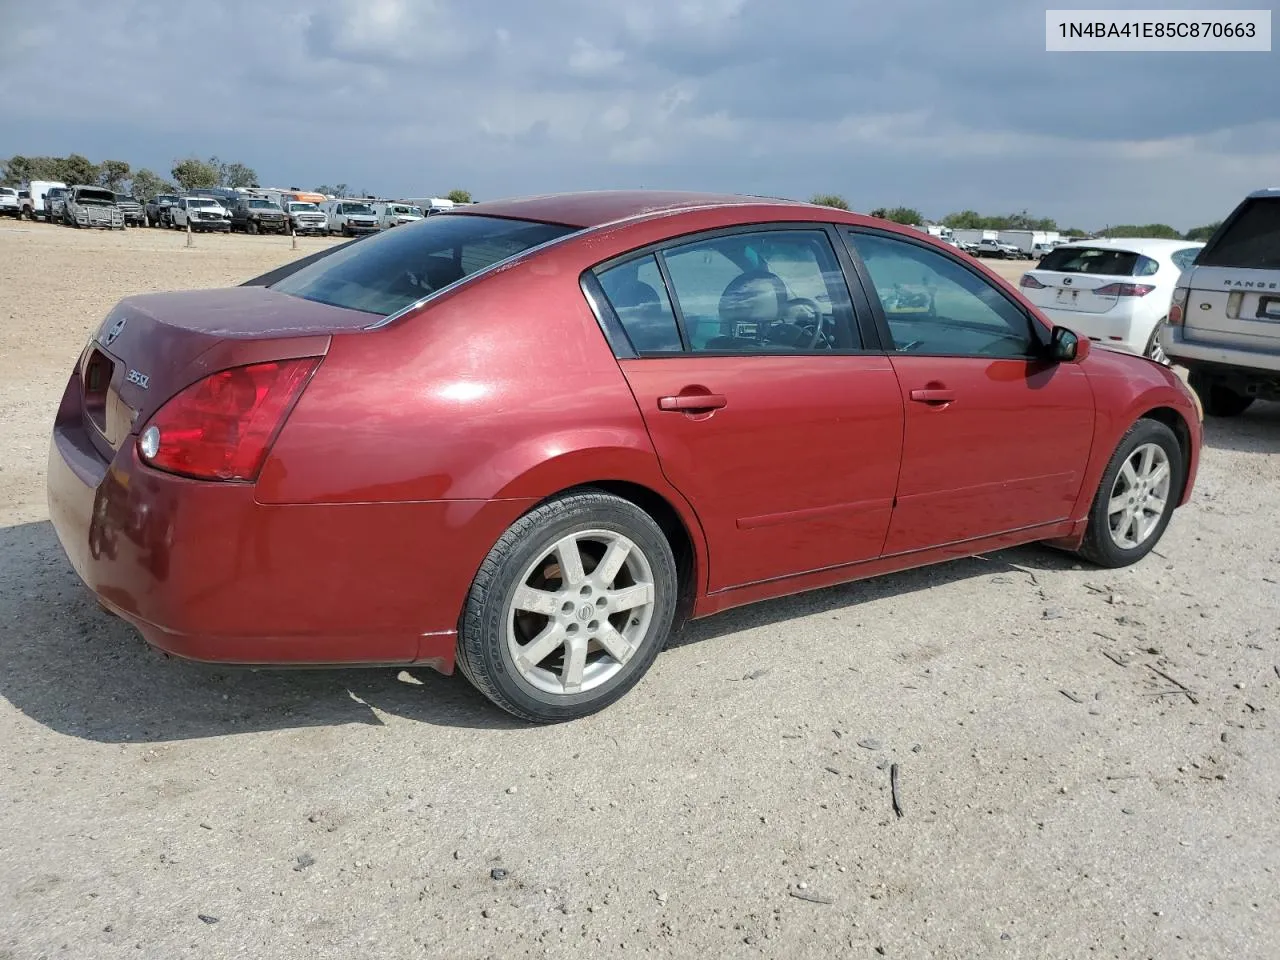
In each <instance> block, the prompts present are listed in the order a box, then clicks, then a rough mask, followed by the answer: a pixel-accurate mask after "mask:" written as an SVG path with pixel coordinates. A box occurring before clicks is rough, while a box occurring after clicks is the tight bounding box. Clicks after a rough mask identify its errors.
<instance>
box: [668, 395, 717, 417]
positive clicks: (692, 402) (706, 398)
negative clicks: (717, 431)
mask: <svg viewBox="0 0 1280 960" xmlns="http://www.w3.org/2000/svg"><path fill="white" fill-rule="evenodd" d="M728 402H729V401H728V399H727V398H726V397H725V396H724V395H723V394H719V393H682V394H680V395H679V396H675V397H659V398H658V409H659V410H679V411H681V412H683V413H697V412H698V411H700V410H719V409H720V408H721V407H723V406H724V405H725V404H726V403H728Z"/></svg>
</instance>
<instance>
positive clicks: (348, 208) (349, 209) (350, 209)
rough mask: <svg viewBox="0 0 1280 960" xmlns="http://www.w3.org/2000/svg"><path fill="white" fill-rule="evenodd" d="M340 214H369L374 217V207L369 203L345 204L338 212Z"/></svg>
mask: <svg viewBox="0 0 1280 960" xmlns="http://www.w3.org/2000/svg"><path fill="white" fill-rule="evenodd" d="M338 212H339V213H367V214H370V215H372V213H373V207H371V206H369V205H368V204H367V203H344V204H342V206H341V207H340V208H339V210H338Z"/></svg>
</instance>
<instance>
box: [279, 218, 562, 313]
mask: <svg viewBox="0 0 1280 960" xmlns="http://www.w3.org/2000/svg"><path fill="white" fill-rule="evenodd" d="M573 232H574V228H572V227H566V226H562V225H560V224H554V223H534V222H531V221H528V220H508V219H505V218H500V217H480V216H449V217H432V218H431V219H429V220H418V221H416V222H414V223H411V224H406V225H405V226H403V227H397V228H396V229H394V230H388V231H386V232H385V233H378V234H374V235H373V236H370V237H368V238H367V239H364V240H361V241H360V242H358V243H351V244H347V245H345V246H342V247H338V248H337V249H336V250H335V251H334V252H333V253H331V254H329V255H327V256H324V257H322V258H320V259H318V260H315V261H313V262H311V263H309V264H307V265H306V266H304V267H302V268H301V269H300V270H298V271H296V272H295V273H291V274H289V275H288V276H286V277H284V278H283V279H281V280H278V281H276V282H275V283H273V284H272V285H271V289H273V290H278V291H280V292H281V293H287V294H290V295H291V296H295V297H302V298H303V299H305V300H314V301H316V302H317V303H327V304H329V305H331V306H335V307H345V308H347V309H350V310H362V311H364V312H365V313H376V314H380V315H382V316H390V315H391V314H393V313H396V312H397V311H399V310H402V309H404V308H405V307H407V306H409V305H410V304H411V303H414V302H416V301H418V300H421V299H422V298H423V297H425V296H427V295H428V294H431V293H434V292H436V291H437V290H441V289H443V288H444V287H447V286H449V285H450V284H451V283H454V282H456V281H458V280H461V279H462V278H463V277H465V276H468V275H469V274H472V273H475V272H477V271H478V270H483V269H484V268H486V267H490V266H492V265H493V264H495V263H497V262H498V261H499V260H504V259H506V258H507V257H510V256H514V255H515V254H517V253H522V252H524V251H525V250H528V249H530V248H531V247H536V246H538V245H539V244H543V243H547V242H548V241H550V240H555V239H556V238H558V237H562V236H565V235H566V234H569V233H573Z"/></svg>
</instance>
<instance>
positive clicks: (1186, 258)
mask: <svg viewBox="0 0 1280 960" xmlns="http://www.w3.org/2000/svg"><path fill="white" fill-rule="evenodd" d="M1200 250H1201V248H1200V247H1186V248H1184V249H1182V250H1175V251H1174V252H1173V253H1171V254H1170V255H1169V259H1170V260H1172V261H1173V265H1174V266H1175V267H1177V268H1178V269H1179V270H1185V269H1187V267H1189V266H1191V265H1192V264H1193V263H1195V262H1196V257H1197V256H1198V255H1199V253H1200Z"/></svg>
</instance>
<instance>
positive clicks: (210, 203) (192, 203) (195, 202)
mask: <svg viewBox="0 0 1280 960" xmlns="http://www.w3.org/2000/svg"><path fill="white" fill-rule="evenodd" d="M217 205H218V201H217V200H208V199H206V198H204V197H188V198H187V206H188V207H216V206H217Z"/></svg>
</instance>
